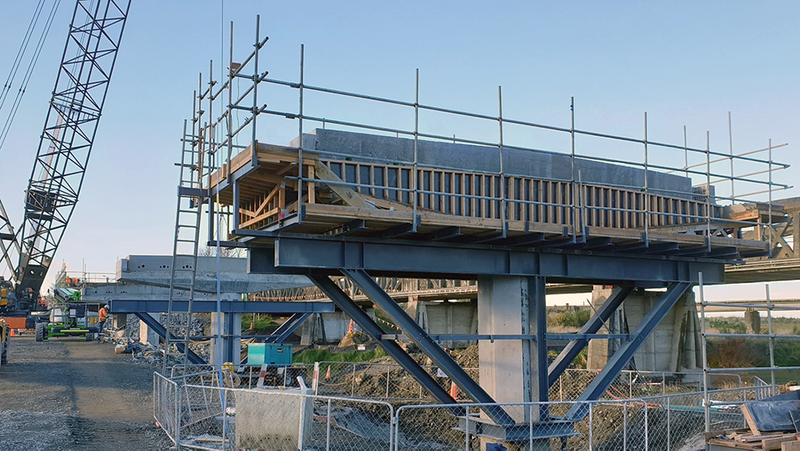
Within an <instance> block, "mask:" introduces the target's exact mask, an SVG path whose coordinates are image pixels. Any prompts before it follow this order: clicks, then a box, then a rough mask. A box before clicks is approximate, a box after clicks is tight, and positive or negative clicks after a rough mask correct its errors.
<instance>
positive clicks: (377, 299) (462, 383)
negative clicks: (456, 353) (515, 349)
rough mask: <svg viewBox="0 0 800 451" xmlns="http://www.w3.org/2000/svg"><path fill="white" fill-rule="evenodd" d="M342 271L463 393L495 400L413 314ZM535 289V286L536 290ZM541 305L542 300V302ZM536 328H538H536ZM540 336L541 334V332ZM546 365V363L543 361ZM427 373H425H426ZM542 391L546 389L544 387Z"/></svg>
mask: <svg viewBox="0 0 800 451" xmlns="http://www.w3.org/2000/svg"><path fill="white" fill-rule="evenodd" d="M342 274H344V275H345V276H347V277H348V278H349V279H350V280H351V281H353V283H355V284H356V285H358V287H359V288H361V290H362V291H363V292H364V294H366V295H367V297H368V298H370V299H371V300H372V302H374V303H375V304H376V305H377V306H378V307H379V308H380V309H381V310H382V311H383V312H384V313H386V314H387V315H388V316H389V317H390V318H391V319H392V320H393V321H394V322H395V324H397V325H398V326H400V328H401V329H402V330H403V331H404V332H405V333H406V335H408V337H409V338H410V339H411V340H412V341H413V342H414V343H415V344H416V345H417V346H419V348H420V349H421V350H422V352H423V353H424V354H425V355H426V356H428V357H429V358H430V359H431V360H433V363H434V364H435V365H436V366H437V367H439V368H440V369H441V370H442V371H444V372H445V374H447V375H448V376H449V377H450V379H451V380H452V381H453V382H455V383H456V385H458V386H459V387H460V388H461V389H462V390H464V392H465V393H466V395H467V396H469V397H470V398H472V399H474V400H475V401H476V402H479V403H485V404H494V403H495V401H494V399H492V397H491V396H489V394H488V393H486V391H484V390H483V388H482V387H481V386H480V385H478V383H477V382H475V381H474V380H473V379H472V378H471V377H470V376H469V375H468V374H467V373H466V371H464V370H463V369H462V368H461V367H460V366H459V365H458V364H457V363H456V362H455V361H454V360H453V358H452V357H450V355H449V354H447V352H445V351H444V349H442V348H441V347H440V346H439V345H438V344H437V343H436V342H435V341H433V339H431V337H430V336H429V335H428V334H427V333H426V332H425V331H424V330H423V329H422V328H421V327H420V326H419V324H417V322H416V321H414V319H413V318H411V317H410V316H408V314H407V313H406V312H405V311H404V310H403V309H402V308H400V306H399V305H398V304H397V303H396V302H395V301H394V299H392V298H391V296H389V295H388V294H386V292H385V291H383V289H381V287H380V286H379V285H378V284H377V283H376V282H375V281H374V280H373V279H372V277H370V276H369V274H367V273H366V272H364V271H352V270H346V269H343V270H342ZM536 292H537V293H538V290H537V291H536ZM541 296H542V298H543V297H544V280H542V283H541ZM542 305H544V304H542ZM537 332H538V331H537ZM542 337H544V334H543V333H542ZM544 349H545V351H544V352H545V354H544V356H545V362H547V360H546V359H547V348H546V347H545V348H544ZM545 365H546V363H545ZM426 374H427V373H426ZM545 393H546V389H545ZM486 414H487V415H489V416H490V417H491V418H492V419H493V420H494V421H495V422H497V423H498V424H500V425H504V426H511V425H513V424H514V420H513V419H512V418H511V417H510V416H509V415H508V414H507V413H506V412H505V411H504V410H502V409H501V408H489V409H486Z"/></svg>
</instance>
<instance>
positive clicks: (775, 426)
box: [706, 391, 800, 451]
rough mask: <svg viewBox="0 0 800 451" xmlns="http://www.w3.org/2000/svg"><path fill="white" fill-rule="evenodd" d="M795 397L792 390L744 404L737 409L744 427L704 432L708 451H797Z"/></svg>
mask: <svg viewBox="0 0 800 451" xmlns="http://www.w3.org/2000/svg"><path fill="white" fill-rule="evenodd" d="M799 398H800V392H797V391H793V392H787V393H782V394H779V395H776V396H772V397H769V398H764V399H762V400H761V401H751V402H745V403H744V404H742V406H741V410H742V415H743V416H744V419H745V421H746V422H747V426H748V428H746V429H735V430H724V431H713V432H707V433H706V441H707V443H708V445H709V449H750V450H762V451H769V450H782V451H783V450H797V451H800V431H798V430H797V427H796V424H795V422H794V418H797V417H798V413H800V412H798V410H800V399H799Z"/></svg>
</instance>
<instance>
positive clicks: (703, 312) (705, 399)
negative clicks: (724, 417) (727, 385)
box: [697, 272, 711, 432]
mask: <svg viewBox="0 0 800 451" xmlns="http://www.w3.org/2000/svg"><path fill="white" fill-rule="evenodd" d="M697 287H698V294H699V295H700V328H701V333H700V336H701V338H702V348H701V349H702V353H703V410H704V411H705V420H706V432H709V430H710V429H709V428H710V426H711V409H710V406H709V405H708V349H707V346H708V345H707V343H706V299H705V296H704V293H703V291H704V290H703V273H702V272H700V273H697Z"/></svg>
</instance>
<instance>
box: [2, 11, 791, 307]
mask: <svg viewBox="0 0 800 451" xmlns="http://www.w3.org/2000/svg"><path fill="white" fill-rule="evenodd" d="M51 2H52V0H48V7H49V4H50V3H51ZM73 5H74V3H73V1H70V0H62V4H61V6H60V8H59V10H58V14H57V16H56V18H55V20H54V24H53V27H52V30H51V32H50V35H49V37H48V40H47V41H46V44H45V47H44V49H43V51H42V55H41V57H40V60H39V63H38V65H37V67H36V71H35V73H34V74H33V77H32V79H31V82H30V84H29V87H28V90H27V91H26V94H25V98H24V103H23V104H22V106H21V108H20V111H19V113H18V115H17V117H16V119H15V122H14V126H13V128H12V130H11V132H10V134H9V137H8V139H7V141H6V143H5V145H4V146H3V148H2V149H0V161H2V167H3V168H4V170H3V176H2V177H0V198H2V200H3V203H4V205H5V207H6V209H7V211H8V212H9V214H10V215H11V219H12V222H13V223H14V225H15V226H18V225H19V224H20V223H21V217H22V211H23V206H22V200H23V192H24V190H25V189H26V187H27V181H28V178H29V177H30V170H31V167H32V165H33V161H34V157H35V153H36V148H37V146H38V140H39V136H40V134H41V131H42V126H43V123H44V119H45V114H46V112H47V102H48V100H49V96H50V93H51V91H52V89H53V84H54V81H55V76H56V73H57V70H58V64H59V63H60V59H61V52H62V51H63V46H64V40H65V38H66V34H67V27H68V24H69V21H70V17H71V14H72V9H73ZM34 8H35V2H30V1H26V2H18V1H10V0H2V11H3V14H2V15H0V42H2V43H3V45H2V46H0V77H2V78H3V79H5V76H6V74H7V73H8V71H9V70H10V67H11V62H12V61H13V58H14V55H15V53H16V51H17V48H18V46H19V43H20V42H21V40H22V35H23V34H24V32H25V28H26V26H27V24H28V22H29V20H30V17H31V15H32V14H33V10H34ZM256 15H260V16H261V33H262V35H267V36H269V37H270V40H269V43H268V44H267V46H266V48H265V50H264V52H263V53H262V62H261V64H262V67H263V68H264V70H268V71H269V72H270V76H271V77H274V78H277V79H282V80H291V81H296V80H297V78H298V76H299V72H300V69H299V67H300V64H299V59H300V45H301V44H304V46H305V58H304V77H305V82H306V83H308V84H312V85H317V86H325V87H329V88H334V89H340V90H346V91H354V92H359V93H364V94H369V95H374V96H381V97H389V98H395V99H400V100H406V101H413V99H414V93H415V70H417V69H418V70H419V77H420V88H419V93H420V103H423V104H428V105H436V106H440V107H445V108H451V109H458V110H465V111H471V112H477V113H483V114H488V115H497V113H498V86H502V93H503V116H504V117H511V118H516V119H521V120H525V121H530V122H537V123H543V124H548V125H556V126H561V127H569V124H570V110H569V106H570V99H571V98H573V97H574V99H575V123H576V128H579V129H583V130H592V131H598V132H603V133H608V134H616V135H623V136H630V137H636V138H641V137H642V134H643V130H644V113H645V112H646V113H647V117H648V122H647V123H648V126H647V131H648V139H649V140H651V141H662V142H669V143H674V144H682V143H683V127H684V126H686V129H687V139H688V144H689V146H692V147H698V148H704V147H705V145H706V133H707V132H708V136H709V141H710V146H711V147H712V148H713V149H716V150H719V151H722V152H727V151H728V150H729V136H728V113H729V112H730V114H731V122H732V142H733V149H734V152H735V153H739V152H745V151H748V150H754V149H758V148H763V147H766V146H767V144H768V142H769V140H770V139H772V143H773V144H779V143H788V144H789V145H788V146H787V147H783V148H781V149H780V150H776V151H775V152H774V154H773V158H774V159H775V160H777V161H780V162H784V163H788V164H790V165H792V167H791V168H789V169H788V170H785V171H781V172H776V173H775V175H774V180H775V181H776V182H779V183H785V184H788V185H793V184H794V183H795V182H794V180H795V179H797V172H796V171H798V170H799V169H798V168H800V157H798V152H797V150H796V147H795V146H796V145H798V143H800V139H799V138H800V136H798V135H799V134H800V127H798V119H800V111H798V105H800V102H798V101H799V100H800V98H799V97H800V90H798V89H797V87H796V83H797V82H796V80H797V74H798V73H800V70H798V69H799V68H798V65H800V55H798V53H800V47H798V46H797V45H796V44H797V42H800V28H798V27H797V26H796V18H797V17H800V3H797V2H793V1H763V2H745V1H707V2H694V1H673V2H637V1H616V2H591V1H570V2H542V1H505V2H484V1H439V2H428V1H415V0H408V1H403V2H375V1H346V2H345V1H318V2H316V1H295V2H285V1H284V2H274V1H231V0H228V1H225V2H222V1H220V0H211V1H177V0H171V1H156V0H135V1H134V2H133V4H132V6H131V10H130V15H129V18H128V23H127V26H126V30H125V35H124V37H123V41H122V45H121V48H120V51H119V56H118V60H117V65H116V69H115V71H114V75H113V78H112V81H111V85H110V88H109V93H108V98H107V100H106V106H105V109H104V111H103V117H102V119H101V121H100V124H99V128H98V132H97V137H96V140H95V144H94V150H93V154H92V157H91V161H90V162H89V165H88V170H87V173H86V178H85V182H84V186H83V191H82V193H81V198H80V201H79V202H78V205H77V207H76V210H75V213H74V216H73V219H72V221H71V223H70V224H69V227H68V229H67V231H66V233H65V235H64V237H63V241H62V243H61V246H60V248H59V250H58V252H57V253H56V256H55V263H54V265H53V268H54V269H58V267H59V266H60V265H61V264H62V263H64V264H66V265H67V268H68V269H69V270H75V271H77V270H82V269H86V270H87V271H90V272H113V271H114V267H115V262H116V261H117V259H119V258H122V257H125V256H127V255H130V254H171V252H172V240H173V234H174V218H175V208H176V207H175V205H176V187H177V184H178V172H177V168H176V167H175V165H174V163H175V162H176V161H178V159H179V157H180V149H181V145H180V138H181V135H182V127H183V121H184V119H187V118H189V117H190V116H191V114H192V96H193V91H194V90H195V89H196V88H197V85H198V74H199V73H201V72H203V73H204V76H203V79H204V80H207V78H208V77H207V75H208V71H209V61H210V60H215V63H214V71H215V73H216V74H217V75H218V74H219V70H220V68H222V67H223V65H222V64H220V61H227V59H228V55H227V51H228V50H227V49H228V45H229V44H228V42H229V41H228V31H229V27H230V22H231V21H233V23H234V60H237V59H241V58H242V57H243V56H244V55H246V54H248V53H249V52H250V51H251V50H252V42H253V40H254V35H255V31H254V29H255V22H256ZM217 78H218V77H217ZM267 97H269V98H266V99H263V100H264V102H265V103H268V104H269V105H270V108H273V107H274V108H285V109H287V108H292V109H296V107H297V100H296V92H294V91H293V92H291V93H286V92H284V91H279V90H277V89H276V90H275V93H274V98H273V97H270V96H267ZM307 102H308V108H309V112H307V114H319V115H324V114H325V111H326V109H334V110H335V112H336V114H338V115H339V116H338V117H344V118H345V119H353V120H360V119H363V118H365V117H367V118H370V119H375V120H376V121H378V122H382V123H385V124H389V125H392V126H395V127H401V128H404V129H411V128H413V112H409V111H400V112H398V111H394V110H393V111H388V110H387V111H384V110H370V109H369V108H366V109H359V108H358V107H356V106H350V105H347V104H342V105H336V104H333V103H330V102H329V101H328V100H326V99H323V98H321V97H320V98H315V97H313V96H311V95H309V98H308V99H307ZM316 111H319V113H315V112H316ZM328 114H332V113H331V111H328ZM5 115H6V110H5V109H4V110H0V121H5ZM421 121H422V122H423V124H422V125H421V128H422V129H425V130H430V131H436V132H438V133H440V134H443V135H447V136H449V135H451V134H458V135H459V136H460V137H468V138H472V137H474V138H475V139H485V140H489V141H494V140H496V139H497V136H496V133H497V132H496V129H497V126H496V124H485V123H483V124H472V123H457V122H453V121H449V120H448V119H446V118H442V117H438V116H435V115H429V116H426V117H422V118H421ZM260 130H262V133H263V135H260V136H259V140H260V141H264V142H271V143H276V144H286V143H288V141H289V140H291V139H292V138H294V137H295V136H296V135H297V131H298V129H297V124H296V123H295V122H291V121H287V120H283V119H282V120H277V119H270V120H269V121H268V125H267V126H265V127H262V128H260ZM507 134H508V137H507V139H508V140H509V141H511V144H512V145H513V144H514V143H519V144H522V145H526V146H528V147H536V148H542V149H546V150H560V151H563V149H564V147H565V146H566V145H568V137H565V136H563V135H562V136H558V137H553V136H549V135H548V136H544V135H535V136H527V135H525V134H524V133H521V132H519V131H514V130H513V129H512V128H511V127H509V130H508V131H507ZM577 146H578V152H579V153H581V152H582V151H584V152H586V153H590V152H598V153H599V154H600V155H604V156H605V157H609V156H611V157H616V156H617V154H616V153H615V152H617V151H616V150H614V149H610V148H608V147H607V144H597V143H592V142H588V141H586V142H584V141H581V140H579V141H578V142H577ZM620 152H622V151H620ZM624 152H625V153H626V155H627V156H630V157H631V158H634V159H635V158H639V157H638V156H637V155H638V154H637V152H640V150H638V149H626V150H624ZM764 156H765V155H764ZM650 158H652V159H653V161H662V162H665V163H669V164H672V165H680V164H682V158H683V155H682V154H681V153H674V152H673V153H669V152H661V151H656V150H654V151H653V154H652V155H651V156H650ZM739 170H741V171H742V172H744V171H745V170H746V168H741V169H739ZM720 189H721V190H724V189H727V188H720ZM737 189H738V188H737ZM794 196H798V192H797V190H796V189H792V190H789V191H783V192H778V193H775V194H774V197H775V198H783V197H794ZM54 274H55V271H53V270H51V273H50V278H51V279H52V277H53V275H54ZM795 288H796V284H791V283H788V284H787V283H782V284H774V287H773V289H772V295H773V297H776V298H777V297H781V296H783V297H792V296H794V295H793V294H792V293H793V292H794V290H795ZM729 293H733V294H721V295H719V296H738V297H740V298H741V297H744V298H747V297H763V287H760V286H753V287H744V288H739V289H736V290H735V291H729ZM750 293H752V294H750Z"/></svg>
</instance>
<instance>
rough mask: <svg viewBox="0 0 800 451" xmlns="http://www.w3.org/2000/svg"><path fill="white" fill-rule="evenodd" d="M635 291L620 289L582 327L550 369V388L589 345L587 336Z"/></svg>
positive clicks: (628, 288) (598, 328)
mask: <svg viewBox="0 0 800 451" xmlns="http://www.w3.org/2000/svg"><path fill="white" fill-rule="evenodd" d="M631 291H633V287H631V286H627V287H620V290H619V291H617V293H616V294H614V295H613V296H611V297H610V298H608V299H607V300H606V302H604V303H603V305H602V306H601V307H600V308H599V309H598V310H597V312H595V314H594V315H592V317H591V318H590V319H589V321H587V322H586V324H584V325H583V327H581V330H579V331H578V333H577V334H576V336H575V338H574V339H571V340H570V342H569V344H568V345H567V346H566V347H565V348H564V349H563V350H562V351H561V353H560V354H559V355H558V357H556V359H555V360H554V361H553V363H552V364H550V368H548V371H547V372H548V376H547V377H548V384H547V385H548V387H549V386H551V385H553V384H554V383H555V381H557V380H558V378H559V377H560V376H561V374H562V373H564V370H566V369H567V367H568V366H569V364H570V363H572V361H573V360H575V357H577V356H578V354H580V352H581V351H582V350H583V348H585V347H586V346H587V345H588V344H589V340H590V338H589V337H587V336H586V335H587V334H594V333H596V332H597V331H599V330H600V328H601V327H603V324H605V322H606V321H608V319H609V318H611V315H612V314H613V313H614V312H615V311H616V310H617V308H619V306H620V304H622V301H624V300H625V298H626V297H628V295H629V294H630V293H631Z"/></svg>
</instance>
